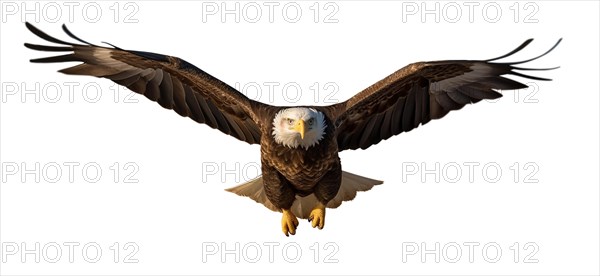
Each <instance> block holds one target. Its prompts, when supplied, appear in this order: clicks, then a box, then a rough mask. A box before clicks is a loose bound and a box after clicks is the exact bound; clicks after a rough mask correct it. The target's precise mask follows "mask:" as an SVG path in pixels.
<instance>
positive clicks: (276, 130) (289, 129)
mask: <svg viewBox="0 0 600 276" xmlns="http://www.w3.org/2000/svg"><path fill="white" fill-rule="evenodd" d="M326 127H327V125H326V124H325V115H323V113H321V112H319V111H317V110H316V109H314V108H308V107H292V108H285V109H282V110H280V111H279V112H277V114H276V115H275V119H273V137H274V138H275V142H277V143H278V144H281V145H284V146H286V147H289V148H297V147H298V146H300V147H303V148H304V149H308V148H309V147H312V146H314V145H316V144H318V143H319V141H320V140H321V139H323V137H324V136H325V128H326Z"/></svg>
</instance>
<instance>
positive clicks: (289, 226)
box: [281, 209, 299, 237]
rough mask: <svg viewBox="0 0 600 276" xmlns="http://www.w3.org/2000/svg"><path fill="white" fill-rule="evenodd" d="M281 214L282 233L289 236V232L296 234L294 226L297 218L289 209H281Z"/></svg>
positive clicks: (296, 224) (296, 223)
mask: <svg viewBox="0 0 600 276" xmlns="http://www.w3.org/2000/svg"><path fill="white" fill-rule="evenodd" d="M282 213H283V216H282V217H281V230H282V231H283V234H285V235H286V236H287V237H289V236H290V235H289V234H292V235H295V234H296V227H298V224H299V222H298V219H297V218H296V216H295V215H294V214H293V213H292V211H290V210H286V209H282Z"/></svg>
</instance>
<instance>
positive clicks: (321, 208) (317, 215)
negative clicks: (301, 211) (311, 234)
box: [308, 202, 325, 229]
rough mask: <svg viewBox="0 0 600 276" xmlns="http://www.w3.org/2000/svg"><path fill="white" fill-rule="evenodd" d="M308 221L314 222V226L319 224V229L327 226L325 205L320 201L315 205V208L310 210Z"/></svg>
mask: <svg viewBox="0 0 600 276" xmlns="http://www.w3.org/2000/svg"><path fill="white" fill-rule="evenodd" d="M308 221H311V222H312V227H313V228H315V227H317V226H319V229H323V227H324V226H325V205H323V204H321V203H320V202H319V203H318V204H317V206H315V208H314V209H313V210H312V211H311V212H310V215H309V216H308Z"/></svg>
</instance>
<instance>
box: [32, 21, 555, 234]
mask: <svg viewBox="0 0 600 276" xmlns="http://www.w3.org/2000/svg"><path fill="white" fill-rule="evenodd" d="M26 26H27V28H28V29H29V30H30V31H31V32H32V33H34V34H35V35H37V36H38V37H40V38H42V39H44V40H46V41H48V42H52V43H55V44H59V45H61V46H46V45H35V44H29V43H25V46H26V47H27V48H30V49H33V50H39V51H49V52H67V54H65V55H58V56H52V57H45V58H38V59H32V60H31V62H39V63H48V62H68V61H78V62H83V63H81V64H79V65H76V66H73V67H69V68H65V69H62V70H60V72H62V73H65V74H71V75H89V76H95V77H102V78H107V79H110V80H112V81H114V82H116V83H118V84H120V85H123V86H125V87H127V88H129V89H130V90H132V91H134V92H136V93H139V94H142V95H144V96H146V97H147V98H148V99H150V100H152V101H155V102H157V103H158V104H159V105H161V106H162V107H164V108H167V109H172V110H174V111H175V112H177V114H179V115H181V116H184V117H189V118H191V119H192V120H194V121H196V122H198V123H204V124H206V125H208V126H210V127H212V128H216V129H219V130H220V131H221V132H223V133H225V134H227V135H231V136H233V137H235V138H237V139H239V140H241V141H244V142H247V143H249V144H260V147H261V165H262V168H261V169H262V175H261V177H259V178H257V179H254V180H252V181H250V182H248V183H244V184H242V185H239V186H236V187H233V188H231V189H228V191H231V192H234V193H236V194H238V195H243V196H248V197H250V198H252V199H254V200H255V201H257V202H259V203H262V204H263V205H265V206H266V207H267V208H269V209H271V210H274V211H279V212H282V213H283V217H282V220H281V228H282V231H283V232H284V234H285V235H286V236H287V235H289V234H292V235H294V234H295V233H296V227H297V226H298V219H297V218H298V217H299V218H307V219H308V220H309V221H311V222H312V226H313V227H318V228H319V229H322V228H323V226H324V224H325V209H326V208H336V207H338V206H339V205H340V204H341V203H342V202H343V201H347V200H351V199H353V198H354V197H355V196H356V193H357V192H358V191H367V190H369V189H371V188H372V187H373V186H374V185H378V184H381V183H382V182H381V181H378V180H373V179H369V178H365V177H362V176H358V175H355V174H351V173H348V172H345V171H342V167H341V164H340V158H339V156H338V153H339V152H340V151H343V150H347V149H358V148H361V149H366V148H368V147H370V146H372V145H375V144H377V143H379V142H380V141H381V140H385V139H388V138H390V137H392V136H394V135H397V134H399V133H401V132H406V131H410V130H412V129H414V128H416V127H418V126H419V125H422V124H426V123H427V122H429V121H430V120H432V119H439V118H442V117H444V116H445V115H446V114H447V113H448V112H450V111H451V110H457V109H461V108H462V107H463V106H465V105H466V104H469V103H476V102H479V101H480V100H483V99H496V98H499V97H501V96H502V95H501V94H500V93H498V92H497V91H495V90H498V89H500V90H511V89H521V88H526V87H527V86H526V85H524V84H523V83H520V82H517V81H514V80H511V79H508V78H505V77H503V75H515V76H519V77H524V78H528V79H534V80H549V79H545V78H539V77H535V76H531V75H527V74H524V73H521V72H519V71H532V70H551V69H555V68H542V69H532V68H523V67H518V66H516V65H519V64H522V63H527V62H530V61H533V60H535V59H538V58H540V57H542V56H544V55H546V54H547V53H549V52H550V51H552V50H553V49H554V48H555V47H556V46H557V45H558V44H559V43H560V40H559V41H558V42H557V43H556V44H555V45H554V46H553V47H552V48H550V50H548V51H547V52H545V53H543V54H541V55H539V56H537V57H535V58H531V59H528V60H524V61H520V62H497V60H500V59H503V58H506V57H508V56H511V55H512V54H514V53H516V52H518V51H520V50H522V49H523V48H525V47H526V46H527V45H528V44H529V43H530V42H531V41H532V39H529V40H527V41H525V42H524V43H523V44H521V45H520V46H519V47H517V48H516V49H514V50H513V51H511V52H509V53H508V54H506V55H503V56H500V57H497V58H494V59H488V60H446V61H433V62H417V63H413V64H410V65H408V66H406V67H404V68H402V69H400V70H398V71H396V72H394V73H393V74H391V75H389V76H387V77H386V78H384V79H382V80H381V81H379V82H377V83H375V84H373V85H372V86H370V87H368V88H366V89H365V90H363V91H361V92H360V93H358V94H356V95H355V96H354V97H352V98H350V99H348V100H347V101H344V102H341V103H338V104H334V105H330V106H299V107H279V106H272V105H268V104H264V103H260V102H257V101H253V100H251V99H249V98H247V97H246V96H244V95H243V94H242V93H240V92H239V91H237V90H236V89H234V88H233V87H231V86H229V85H227V84H226V83H224V82H222V81H220V80H219V79H217V78H215V77H213V76H211V75H210V74H208V73H206V72H204V71H202V70H201V69H199V68H197V67H195V66H194V65H192V64H190V63H188V62H186V61H185V60H183V59H180V58H177V57H173V56H167V55H161V54H155V53H149V52H142V51H132V50H124V49H120V48H118V47H102V46H97V45H93V44H91V43H88V42H86V41H84V40H82V39H80V38H78V37H76V36H75V35H73V34H72V33H71V32H70V31H69V30H68V29H67V28H66V27H65V26H64V25H63V30H64V31H65V33H66V34H67V35H68V36H70V37H71V38H73V39H75V40H77V41H79V42H80V43H82V44H75V43H70V42H65V41H62V40H59V39H56V38H54V37H52V36H49V35H47V34H46V33H44V32H42V31H40V30H39V29H37V28H35V27H34V26H33V25H31V24H29V23H26Z"/></svg>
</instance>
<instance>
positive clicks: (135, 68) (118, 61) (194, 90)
mask: <svg viewBox="0 0 600 276" xmlns="http://www.w3.org/2000/svg"><path fill="white" fill-rule="evenodd" d="M26 27H27V28H28V29H29V30H30V31H31V32H32V33H34V34H35V35H37V36H38V37H40V38H42V39H44V40H46V41H48V42H52V43H56V44H60V45H61V46H45V45H36V44H30V43H25V47H27V48H30V49H33V50H38V51H48V52H70V53H68V54H64V55H57V56H51V57H44V58H38V59H32V60H31V62H41V63H47V62H70V61H78V62H82V63H81V64H78V65H75V66H72V67H68V68H65V69H62V70H60V72H62V73H65V74H71V75H89V76H95V77H103V78H107V79H110V80H112V81H114V82H116V83H117V84H120V85H123V86H125V87H127V88H129V89H131V90H132V91H134V92H136V93H139V94H142V95H144V96H145V97H147V98H148V99H150V100H152V101H155V102H158V104H159V105H160V106H162V107H164V108H167V109H173V110H174V111H175V112H176V113H177V114H179V115H181V116H184V117H190V118H191V119H192V120H194V121H196V122H198V123H205V124H206V125H208V126H210V127H212V128H216V129H219V130H220V131H221V132H223V133H225V134H228V135H231V136H233V137H235V138H237V139H239V140H241V141H245V142H247V143H250V144H257V143H260V137H261V135H262V131H261V126H262V124H264V122H263V121H262V118H261V116H260V114H262V113H263V112H264V113H267V112H266V111H264V110H266V109H269V108H272V107H271V106H269V105H266V104H262V103H259V102H256V101H253V100H250V99H248V98H247V97H246V96H244V95H243V94H242V93H240V92H239V91H237V90H235V89H234V88H233V87H231V86H229V85H227V84H225V83H224V82H222V81H220V80H218V79H216V78H214V77H213V76H211V75H209V74H208V73H206V72H204V71H202V70H200V69H198V68H197V67H195V66H194V65H192V64H190V63H188V62H187V61H185V60H182V59H180V58H177V57H172V56H166V55H161V54H156V53H150V52H142V51H132V50H123V49H120V48H118V47H114V48H108V47H101V46H96V45H93V44H90V43H88V42H87V41H85V40H83V39H80V38H78V37H77V36H75V35H74V34H73V33H71V32H70V31H69V30H68V29H67V28H66V27H65V26H64V25H63V30H64V31H65V33H66V34H67V35H68V36H70V37H71V38H73V39H75V40H77V41H79V42H81V43H83V44H75V43H70V42H66V41H63V40H59V39H56V38H54V37H52V36H50V35H48V34H46V33H44V32H42V31H41V30H39V29H37V28H36V27H34V26H33V25H31V24H29V23H26ZM109 45H110V44H109Z"/></svg>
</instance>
